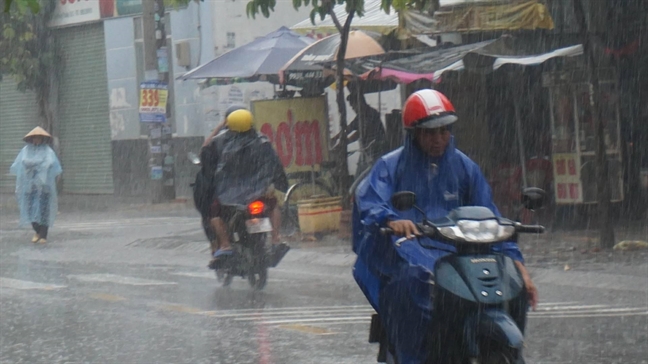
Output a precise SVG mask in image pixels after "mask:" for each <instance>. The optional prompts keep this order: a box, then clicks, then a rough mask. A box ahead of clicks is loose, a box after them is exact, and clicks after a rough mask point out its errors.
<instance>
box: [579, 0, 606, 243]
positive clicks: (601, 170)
mask: <svg viewBox="0 0 648 364" xmlns="http://www.w3.org/2000/svg"><path fill="white" fill-rule="evenodd" d="M594 3H596V2H594ZM605 4H606V3H605V2H601V5H603V6H602V7H601V6H599V7H596V6H591V7H590V14H589V15H590V17H589V19H590V22H588V19H587V16H586V13H585V7H584V6H583V0H574V14H575V15H576V20H577V21H578V23H579V26H580V37H581V42H582V43H583V51H584V54H585V63H586V67H587V74H588V77H589V97H590V107H591V108H592V119H593V121H594V125H596V180H597V183H596V185H597V196H598V219H599V221H598V225H599V245H600V247H601V248H604V249H611V248H612V247H613V246H614V243H615V238H614V226H613V225H612V219H611V216H610V195H611V191H610V178H609V176H608V157H607V146H606V145H605V124H604V123H603V120H602V118H601V110H600V107H599V104H598V102H599V100H600V97H601V96H600V95H601V91H600V85H599V77H598V71H599V67H597V66H599V65H598V64H597V63H598V62H597V56H596V54H595V53H594V49H593V46H594V44H593V37H594V35H593V34H592V29H591V27H590V23H591V19H592V18H593V15H592V13H593V12H594V11H602V10H603V9H605Z"/></svg>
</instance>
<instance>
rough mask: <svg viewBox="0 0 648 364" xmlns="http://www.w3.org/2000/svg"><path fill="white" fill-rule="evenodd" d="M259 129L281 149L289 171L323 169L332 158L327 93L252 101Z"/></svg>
mask: <svg viewBox="0 0 648 364" xmlns="http://www.w3.org/2000/svg"><path fill="white" fill-rule="evenodd" d="M252 110H253V113H254V116H255V117H254V119H255V125H256V128H257V130H259V131H260V132H261V133H263V134H265V135H266V136H267V137H268V138H269V139H270V141H271V142H272V146H273V147H274V148H275V150H276V151H277V154H278V155H279V159H281V163H282V164H283V166H284V168H285V170H286V173H294V172H305V171H311V170H313V168H314V169H315V171H319V165H320V163H321V162H322V161H325V160H327V159H328V142H329V140H328V139H329V138H328V136H329V130H328V114H327V100H326V97H325V96H320V97H314V98H294V99H280V100H259V101H253V102H252Z"/></svg>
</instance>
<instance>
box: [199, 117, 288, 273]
mask: <svg viewBox="0 0 648 364" xmlns="http://www.w3.org/2000/svg"><path fill="white" fill-rule="evenodd" d="M226 120H227V129H226V130H223V131H221V132H220V133H219V134H218V135H217V136H215V137H214V138H213V139H212V140H211V142H210V143H209V145H208V146H207V147H205V148H203V150H202V152H201V162H202V167H203V171H202V172H203V173H204V175H205V176H209V177H210V178H211V185H212V191H211V192H212V196H211V201H212V202H211V206H210V211H209V216H210V218H211V224H212V228H213V230H214V232H215V233H216V236H217V237H218V239H217V240H218V249H217V250H216V251H215V252H214V253H213V258H214V259H213V260H212V261H211V262H210V268H212V269H218V267H220V266H221V265H222V264H223V263H224V262H225V260H227V259H228V257H230V256H231V255H232V254H233V253H234V251H233V249H232V247H231V244H230V243H231V242H230V239H229V234H228V231H227V226H226V222H227V220H228V216H227V215H228V213H227V211H226V210H227V208H223V206H228V205H229V206H231V205H247V204H249V203H250V202H253V201H255V200H257V199H261V200H262V201H263V202H264V203H265V205H266V206H267V209H268V211H269V215H270V216H269V217H270V221H271V223H272V227H273V230H272V233H271V235H272V250H273V256H274V258H273V260H272V261H273V263H272V264H273V265H272V266H274V265H276V264H277V263H278V261H279V260H280V259H281V257H283V255H284V254H285V253H286V252H287V251H288V249H289V248H288V246H287V245H286V244H284V243H281V242H280V241H279V229H280V227H281V212H280V211H279V208H278V206H277V199H276V197H275V196H274V191H275V190H279V191H282V192H285V191H286V190H287V189H288V179H287V177H286V174H285V171H284V168H283V165H282V164H281V161H280V160H279V157H278V156H277V153H276V152H275V150H274V149H273V148H272V144H271V143H270V140H269V139H268V138H267V137H266V136H264V135H263V134H259V133H258V132H257V131H256V130H255V129H254V128H253V123H254V117H253V115H252V113H251V112H249V111H248V110H236V111H234V112H232V113H230V114H229V115H228V116H227V118H226Z"/></svg>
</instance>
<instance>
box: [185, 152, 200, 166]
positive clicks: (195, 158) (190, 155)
mask: <svg viewBox="0 0 648 364" xmlns="http://www.w3.org/2000/svg"><path fill="white" fill-rule="evenodd" d="M187 158H189V160H190V161H191V163H192V164H195V165H198V164H200V158H199V157H198V155H196V153H194V152H189V153H187Z"/></svg>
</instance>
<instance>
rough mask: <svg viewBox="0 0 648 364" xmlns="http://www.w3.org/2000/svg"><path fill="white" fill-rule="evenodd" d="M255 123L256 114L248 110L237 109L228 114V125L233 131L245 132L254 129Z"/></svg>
mask: <svg viewBox="0 0 648 364" xmlns="http://www.w3.org/2000/svg"><path fill="white" fill-rule="evenodd" d="M253 124H254V116H252V113H251V112H249V111H248V110H245V109H242V110H236V111H234V112H232V113H230V114H229V115H227V127H228V128H229V130H231V131H235V132H238V133H244V132H246V131H248V130H250V129H252V125H253Z"/></svg>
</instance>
